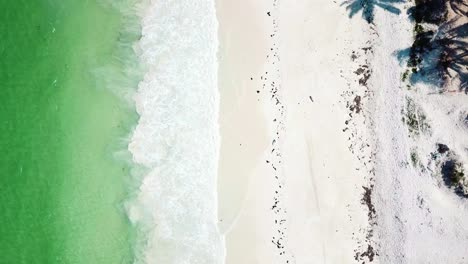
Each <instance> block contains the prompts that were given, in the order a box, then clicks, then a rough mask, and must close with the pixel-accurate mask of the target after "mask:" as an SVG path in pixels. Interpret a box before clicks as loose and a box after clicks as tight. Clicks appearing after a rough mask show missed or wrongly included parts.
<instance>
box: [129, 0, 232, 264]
mask: <svg viewBox="0 0 468 264" xmlns="http://www.w3.org/2000/svg"><path fill="white" fill-rule="evenodd" d="M217 46H218V43H217V21H216V14H215V7H214V2H213V0H197V1H193V0H166V1H157V0H155V1H149V3H148V6H147V7H146V8H145V10H144V11H143V13H142V38H141V40H140V41H139V43H138V45H137V53H138V54H139V56H140V59H141V61H142V63H143V65H144V66H145V67H146V68H147V73H146V74H145V77H144V80H143V81H142V82H141V83H140V84H139V89H138V92H137V94H136V95H135V101H136V106H137V111H138V113H139V115H140V120H139V123H138V125H137V127H136V129H135V131H134V135H133V138H132V141H131V143H130V145H129V149H130V151H131V152H132V154H133V159H134V161H135V162H136V163H137V164H140V165H143V166H144V167H146V168H148V173H147V174H146V175H145V176H144V178H143V180H142V184H141V186H140V189H139V194H138V196H137V197H136V199H135V201H134V202H133V203H132V204H131V206H129V210H128V211H129V217H130V219H131V221H132V222H133V223H136V224H137V226H138V227H139V233H140V238H139V240H140V244H141V245H139V247H138V249H137V250H138V251H139V252H137V253H136V255H137V256H136V258H137V261H136V262H137V263H210V264H213V263H222V262H223V258H224V247H223V239H222V237H221V235H220V234H219V232H218V228H217V195H216V177H217V163H218V152H219V134H218V133H219V132H218V131H219V130H218V123H217V121H218V103H219V102H218V101H219V100H218V90H217V60H216V52H217Z"/></svg>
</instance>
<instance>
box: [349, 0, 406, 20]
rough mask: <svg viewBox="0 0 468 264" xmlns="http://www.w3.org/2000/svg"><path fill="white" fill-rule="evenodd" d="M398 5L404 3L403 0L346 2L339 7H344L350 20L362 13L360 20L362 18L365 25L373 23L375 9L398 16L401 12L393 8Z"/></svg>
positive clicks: (358, 0) (357, 0)
mask: <svg viewBox="0 0 468 264" xmlns="http://www.w3.org/2000/svg"><path fill="white" fill-rule="evenodd" d="M399 3H405V0H346V1H345V2H344V3H343V4H341V5H342V6H343V5H346V9H347V10H348V11H349V17H350V18H352V17H354V16H355V15H356V14H357V13H359V12H362V18H364V19H365V20H366V21H367V23H373V22H374V13H375V9H376V8H377V7H379V8H382V9H383V10H385V11H388V12H390V13H393V14H396V15H398V14H400V13H401V11H400V9H399V8H397V7H395V5H396V4H399Z"/></svg>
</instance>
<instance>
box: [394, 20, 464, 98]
mask: <svg viewBox="0 0 468 264" xmlns="http://www.w3.org/2000/svg"><path fill="white" fill-rule="evenodd" d="M457 24H458V21H457V19H454V20H451V21H448V22H446V23H444V24H442V25H441V26H440V27H439V28H438V29H437V31H435V32H434V31H427V32H421V33H418V34H417V35H416V39H415V42H414V43H413V46H412V47H411V49H410V51H409V54H408V55H409V60H408V66H410V67H412V68H413V69H415V70H414V71H415V73H417V74H416V75H414V76H412V81H424V82H429V83H432V84H436V85H438V86H445V85H446V84H448V82H449V81H451V80H453V79H455V78H458V80H459V81H460V87H459V90H460V91H464V92H465V93H468V23H465V24H461V25H458V26H454V25H457ZM401 54H403V53H401Z"/></svg>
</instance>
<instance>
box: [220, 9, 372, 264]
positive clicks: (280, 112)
mask: <svg viewBox="0 0 468 264" xmlns="http://www.w3.org/2000/svg"><path fill="white" fill-rule="evenodd" d="M217 12H218V20H219V39H220V50H219V54H218V57H219V64H220V71H219V89H220V93H221V112H220V126H221V138H222V141H221V155H220V162H219V165H220V167H219V180H218V181H219V183H218V192H219V221H220V229H221V231H222V232H223V233H224V234H225V237H226V253H227V256H226V263H228V264H234V263H350V262H352V261H354V259H355V254H356V252H357V251H359V248H360V247H362V246H363V244H364V242H363V241H364V240H365V237H366V234H367V231H366V230H367V229H368V226H369V222H368V215H367V211H366V207H365V206H364V205H363V204H362V203H361V199H362V194H363V189H362V186H366V185H367V183H368V179H369V178H368V175H367V174H366V173H365V172H363V171H362V170H361V171H359V169H360V168H361V167H362V164H361V163H360V162H359V160H358V159H357V158H356V157H355V155H353V153H352V152H351V151H350V149H349V145H350V142H349V140H348V138H349V137H350V136H349V134H348V133H345V132H343V129H344V128H345V121H346V120H347V118H348V115H349V109H348V108H347V105H346V100H345V99H344V97H343V93H345V92H346V91H349V90H352V89H358V84H357V82H356V81H353V80H354V78H355V77H354V73H353V72H352V71H351V70H349V69H350V68H351V69H354V68H355V67H356V65H355V63H354V62H353V60H352V59H351V54H352V51H353V50H355V49H359V48H360V47H362V46H363V45H365V43H366V41H367V39H368V34H369V33H368V32H366V29H367V28H368V25H367V24H365V22H364V21H362V20H360V19H356V20H350V19H349V17H348V14H347V11H346V9H345V8H344V7H342V6H340V4H339V3H333V2H330V1H325V0H320V1H314V2H313V3H312V2H310V1H305V0H297V1H293V2H282V3H281V4H279V3H276V2H275V1H265V0H263V1H253V0H242V1H227V0H218V1H217ZM318 17H320V21H321V22H320V23H317V21H318V19H317V18H318ZM325 69H326V70H325ZM251 78H252V79H251ZM363 174H366V175H363Z"/></svg>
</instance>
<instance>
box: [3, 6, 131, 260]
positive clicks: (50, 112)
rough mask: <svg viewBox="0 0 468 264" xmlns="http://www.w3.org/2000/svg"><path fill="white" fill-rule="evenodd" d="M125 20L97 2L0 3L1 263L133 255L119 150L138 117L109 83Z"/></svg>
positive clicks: (120, 68)
mask: <svg viewBox="0 0 468 264" xmlns="http://www.w3.org/2000/svg"><path fill="white" fill-rule="evenodd" d="M123 22H124V18H123V16H122V15H121V14H120V13H119V12H118V11H117V10H115V9H112V8H111V7H109V6H104V5H102V4H99V3H97V1H94V0H92V1H71V0H69V1H58V0H37V1H3V2H2V3H0V34H1V41H0V53H1V56H2V60H0V83H1V84H2V95H1V97H0V99H1V105H0V119H1V122H2V125H1V130H0V132H1V133H0V149H1V150H2V152H3V155H2V159H0V194H1V195H0V206H1V208H0V223H1V225H0V245H1V246H0V251H1V252H2V257H1V259H0V263H28V264H29V263H130V262H131V260H132V251H131V244H130V242H131V236H132V235H131V234H132V231H131V228H130V225H129V223H128V221H127V218H126V216H125V214H124V212H123V210H121V203H122V201H123V200H124V199H125V197H126V190H127V187H126V186H125V182H126V178H127V177H128V175H129V172H128V170H129V166H128V164H127V163H125V162H124V161H123V160H117V159H116V158H115V157H114V155H113V154H114V153H115V152H117V151H120V150H124V148H125V147H126V146H125V143H123V141H125V137H126V136H127V135H128V134H129V133H130V126H131V125H132V124H133V123H134V122H135V121H136V119H135V118H136V115H135V113H134V111H133V110H132V108H131V106H130V105H129V104H128V103H127V102H125V101H124V100H123V99H121V98H119V97H117V96H116V93H115V92H113V91H112V87H107V84H108V83H112V81H110V80H111V79H112V78H114V77H115V78H117V77H119V78H121V75H123V73H122V71H123V70H124V68H123V66H122V65H121V64H119V62H118V61H117V60H116V53H117V52H120V51H121V48H120V47H119V44H118V43H119V41H120V39H121V38H122V34H126V33H125V32H122V28H123V26H122V23H123ZM101 69H111V70H110V71H109V72H113V74H114V75H115V76H114V77H113V76H111V75H107V76H106V77H105V78H103V76H102V75H100V74H97V73H98V72H99V70H101ZM117 75H118V76H117ZM128 83H129V84H130V83H132V81H129V82H128ZM134 85H135V86H136V81H134ZM124 152H125V151H124Z"/></svg>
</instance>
